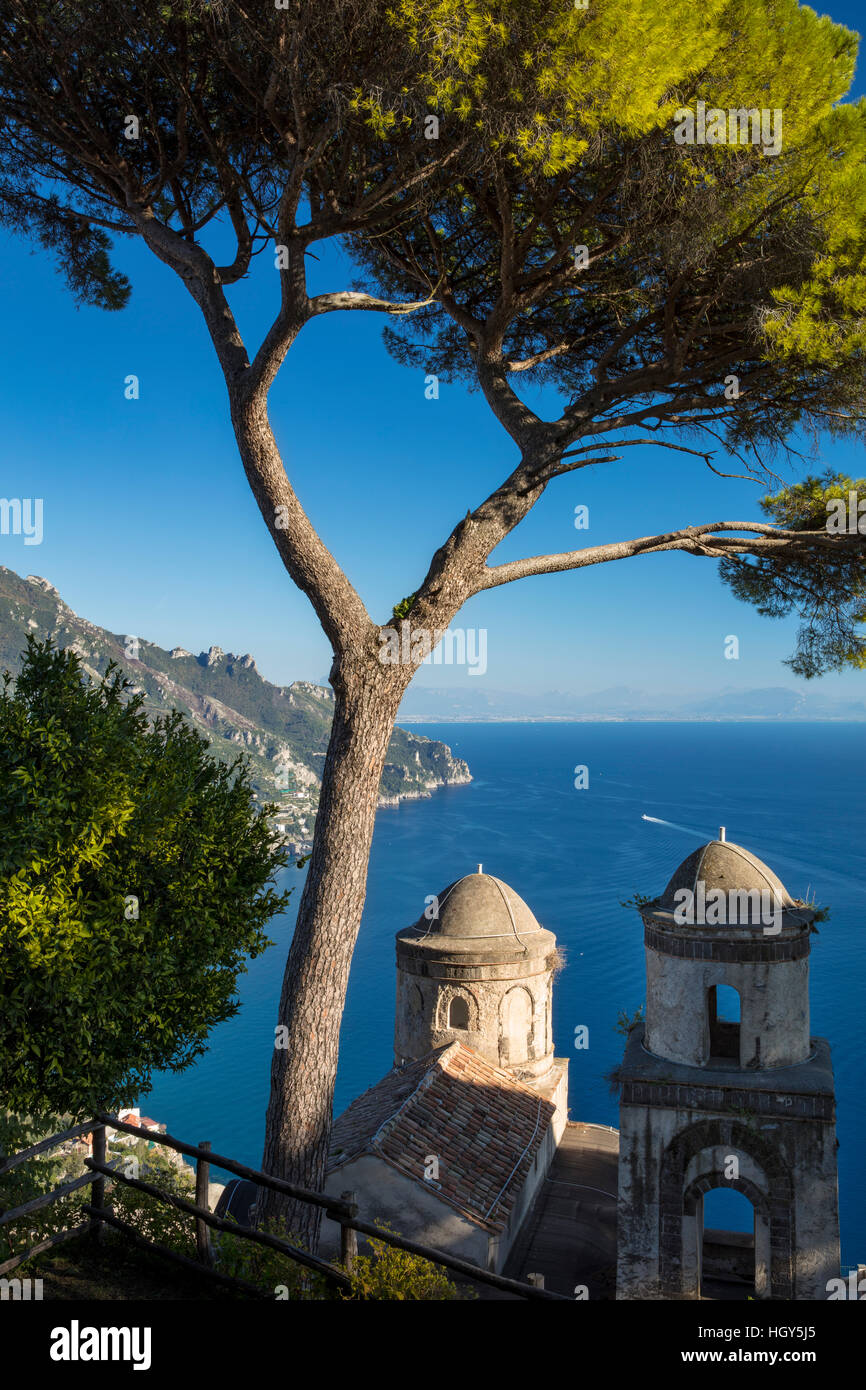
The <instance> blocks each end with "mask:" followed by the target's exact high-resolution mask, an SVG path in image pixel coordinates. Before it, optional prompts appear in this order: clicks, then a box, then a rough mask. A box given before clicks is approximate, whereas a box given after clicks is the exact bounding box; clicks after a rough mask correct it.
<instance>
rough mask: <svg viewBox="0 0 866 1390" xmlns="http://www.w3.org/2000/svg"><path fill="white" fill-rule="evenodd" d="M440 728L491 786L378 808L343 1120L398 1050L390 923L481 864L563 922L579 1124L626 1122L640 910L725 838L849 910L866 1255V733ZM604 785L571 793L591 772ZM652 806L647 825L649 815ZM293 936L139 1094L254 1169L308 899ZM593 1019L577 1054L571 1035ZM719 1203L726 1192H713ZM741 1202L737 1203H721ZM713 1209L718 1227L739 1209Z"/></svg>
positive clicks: (794, 727) (341, 1094) (850, 1159)
mask: <svg viewBox="0 0 866 1390" xmlns="http://www.w3.org/2000/svg"><path fill="white" fill-rule="evenodd" d="M412 727H413V728H415V729H416V730H417V732H419V733H423V734H425V735H427V736H428V737H431V738H438V739H442V740H444V741H445V742H446V743H448V744H449V745H450V747H451V748H452V749H453V751H454V752H455V753H456V754H457V755H458V756H459V757H462V758H465V759H466V760H467V762H468V763H469V766H470V769H471V771H472V774H473V777H474V781H473V782H472V783H471V784H470V785H468V786H465V787H454V788H446V789H444V790H442V791H438V792H436V793H434V794H433V796H432V797H431V798H430V799H429V800H423V801H410V802H405V803H403V804H402V805H401V806H399V807H394V808H385V809H382V810H381V811H380V812H379V815H378V819H377V822H376V833H375V838H374V843H373V852H372V858H371V865H370V877H369V884H368V894H367V905H366V909H365V913H364V919H363V923H362V926H361V933H360V937H359V940H358V946H357V949H356V952H355V957H354V961H353V965H352V974H351V980H350V984H349V995H348V1001H347V1007H346V1012H345V1016H344V1020H343V1030H342V1041H341V1048H340V1068H339V1075H338V1079H337V1094H336V1109H337V1112H339V1111H340V1110H342V1109H344V1108H345V1106H346V1105H347V1104H348V1103H349V1101H351V1100H352V1099H353V1098H354V1097H355V1096H357V1095H358V1094H359V1093H360V1092H361V1091H363V1090H364V1089H365V1088H366V1087H367V1086H370V1085H372V1084H373V1083H374V1082H376V1081H378V1080H379V1078H380V1077H381V1076H382V1075H383V1074H384V1073H385V1072H386V1071H387V1070H388V1068H389V1067H390V1065H391V1063H392V1044H393V1031H394V983H395V978H394V934H395V933H396V932H397V931H398V930H400V929H401V928H402V927H404V926H406V925H407V924H408V923H410V922H413V921H415V920H416V918H417V917H418V916H419V915H420V914H421V912H422V911H423V909H424V904H425V898H427V897H428V896H429V895H431V894H438V892H439V891H440V890H441V889H442V888H443V887H444V886H445V885H446V884H448V883H450V882H452V881H453V880H454V879H455V878H458V877H460V876H461V875H462V874H466V873H471V872H474V870H475V868H476V866H477V865H478V864H479V863H482V864H483V866H484V869H485V871H486V872H488V873H492V874H495V875H496V876H497V877H499V878H502V879H504V880H505V881H506V882H507V883H509V884H511V885H512V887H513V888H514V889H515V890H516V892H518V893H519V894H520V895H521V896H522V897H523V898H524V899H525V900H526V902H527V903H528V904H529V906H530V907H531V908H532V910H533V912H534V913H535V915H536V916H537V918H538V919H539V921H540V922H541V923H542V924H543V925H544V926H545V927H548V928H549V929H550V930H551V931H553V932H555V933H556V936H557V938H558V941H559V944H560V945H561V946H562V947H563V948H564V950H565V952H566V957H567V967H566V969H565V970H564V971H563V972H562V973H560V974H559V975H558V976H557V979H556V984H555V995H554V1031H555V1036H556V1050H557V1055H559V1056H563V1057H570V1059H571V1067H570V1073H571V1087H570V1110H571V1118H572V1119H582V1120H593V1121H596V1122H599V1123H602V1124H610V1125H614V1126H616V1125H617V1102H616V1099H615V1098H614V1097H613V1096H612V1095H611V1094H610V1091H609V1087H608V1083H607V1082H606V1081H605V1079H604V1074H605V1073H606V1072H607V1071H609V1069H610V1068H611V1067H613V1066H614V1065H616V1063H617V1062H619V1061H620V1059H621V1056H622V1048H623V1039H622V1037H621V1036H620V1035H619V1034H618V1033H617V1032H616V1031H615V1026H614V1025H615V1023H616V1019H617V1014H618V1013H619V1011H620V1010H626V1011H627V1012H628V1013H629V1014H630V1015H631V1014H633V1013H634V1011H635V1010H636V1009H637V1007H638V1005H640V1004H641V1003H642V1002H643V1001H644V999H645V997H646V991H645V982H644V955H643V939H642V929H641V923H640V920H639V918H638V917H637V914H636V913H635V912H634V911H632V910H630V909H627V908H624V907H623V906H622V905H621V904H622V900H623V899H627V898H630V897H632V895H633V894H634V893H635V892H639V893H647V894H649V893H656V892H658V891H660V890H661V889H662V888H663V887H664V885H665V884H666V882H667V880H668V878H669V877H670V875H671V873H672V872H673V870H674V869H675V868H676V866H677V865H678V864H679V863H680V861H681V860H682V859H684V858H685V856H686V855H687V854H689V853H690V852H691V850H693V849H695V848H696V847H697V846H698V845H699V844H700V843H702V842H703V841H706V840H707V839H711V838H714V837H715V835H716V834H717V832H718V828H719V826H720V825H724V826H725V827H726V829H727V835H728V839H730V840H733V841H735V842H737V843H739V844H742V845H745V846H746V847H747V848H748V849H750V850H752V851H754V853H756V854H757V855H759V856H760V857H761V858H762V859H764V860H766V862H767V863H768V864H769V865H770V867H771V868H772V869H774V870H775V871H776V872H777V873H778V875H779V877H780V878H781V879H782V881H783V882H784V883H785V885H786V887H787V888H788V889H789V891H790V892H791V893H792V894H793V895H794V896H795V897H804V896H806V895H807V894H808V895H809V896H810V897H814V898H815V899H817V901H818V902H819V903H820V904H822V905H827V906H829V907H830V909H831V916H830V920H829V921H828V922H826V923H823V924H822V925H821V927H820V934H819V935H818V936H815V937H813V938H812V943H813V944H812V957H811V1001H812V1033H813V1034H816V1035H818V1036H823V1037H826V1038H828V1039H829V1040H830V1043H831V1045H832V1048H833V1057H834V1064H835V1073H836V1092H837V1102H838V1135H839V1140H840V1148H839V1187H840V1201H841V1217H842V1260H843V1263H844V1264H854V1263H857V1262H858V1261H860V1262H862V1261H864V1260H866V1184H864V1181H863V1179H864V1166H866V1107H864V1104H863V1090H862V1076H863V1070H864V1060H863V1054H862V1049H863V1046H864V1013H863V1007H862V1004H863V999H864V995H866V797H864V788H866V725H863V724H856V723H821V724H805V723H779V722H763V721H761V722H755V723H744V724H713V723H707V724H701V723H662V722H658V723H569V724H516V723H508V724H437V725H423V726H421V725H418V726H414V725H413V726H412ZM578 766H585V767H586V768H587V769H588V781H589V785H588V786H587V787H586V788H585V789H582V790H577V789H576V788H575V785H574V784H575V769H576V768H577V767H578ZM644 815H646V816H651V817H654V818H655V819H654V820H643V819H642V816H644ZM285 877H286V880H287V883H288V884H289V885H290V886H294V885H296V889H295V894H294V896H293V898H292V901H291V903H290V911H289V912H288V913H287V914H286V915H285V917H284V918H281V919H279V920H278V921H276V922H274V923H273V924H272V926H271V931H270V935H271V936H272V937H273V938H274V940H275V945H274V946H273V947H272V948H271V949H270V950H269V951H268V952H266V953H265V955H264V956H262V957H260V958H259V959H258V960H256V961H253V962H251V964H250V967H249V972H248V973H247V974H246V975H245V976H243V977H242V979H241V983H240V991H239V997H240V1002H241V1008H240V1012H239V1013H238V1015H237V1017H235V1018H234V1019H231V1020H229V1021H228V1022H227V1023H225V1024H223V1025H222V1026H220V1027H219V1028H217V1029H216V1030H215V1031H214V1033H213V1035H212V1039H211V1046H210V1050H209V1052H208V1053H207V1055H206V1056H205V1057H203V1058H202V1059H201V1060H200V1061H199V1062H198V1063H197V1064H196V1065H195V1066H194V1067H192V1068H190V1069H189V1070H188V1071H186V1072H181V1073H178V1074H163V1075H161V1076H159V1077H158V1078H157V1080H156V1084H155V1086H154V1088H153V1091H152V1092H151V1094H150V1095H149V1096H148V1097H147V1098H146V1100H144V1101H143V1106H144V1108H146V1110H147V1112H148V1113H149V1114H151V1115H152V1116H154V1118H156V1119H158V1120H160V1121H163V1122H164V1123H165V1124H166V1125H167V1127H168V1131H169V1133H171V1134H175V1135H177V1136H178V1137H179V1138H182V1139H187V1140H190V1141H192V1142H198V1141H200V1140H210V1142H211V1144H212V1145H213V1148H214V1149H215V1150H216V1151H217V1152H218V1153H224V1154H229V1155H231V1156H233V1157H234V1158H237V1159H239V1160H241V1161H242V1162H247V1163H251V1164H254V1165H256V1166H257V1165H258V1163H259V1160H260V1158H261V1148H262V1137H263V1132H264V1117H265V1108H266V1105H267V1098H268V1084H269V1074H270V1060H271V1051H272V1046H273V1036H274V1025H275V1022H276V1011H277V1003H278V1000H279V994H280V984H281V979H282V973H283V965H284V962H285V957H286V951H287V948H288V942H289V940H290V936H291V931H292V924H293V920H294V910H296V908H297V902H298V898H299V896H300V887H301V885H302V882H303V875H302V873H301V872H299V871H298V870H296V869H293V868H292V869H288V870H286V871H285ZM579 1025H585V1026H586V1027H588V1029H589V1047H588V1048H587V1049H581V1050H576V1049H575V1047H574V1039H575V1029H576V1028H577V1027H578V1026H579ZM715 1196H716V1194H710V1196H709V1197H708V1202H709V1201H710V1200H711V1199H712V1198H713V1197H715ZM719 1196H721V1197H723V1198H724V1197H730V1198H733V1200H734V1202H737V1201H740V1202H742V1203H743V1204H744V1205H745V1199H744V1198H739V1197H738V1196H737V1194H733V1193H725V1194H719ZM720 1211H721V1208H718V1209H713V1211H712V1212H711V1211H709V1210H708V1221H707V1224H708V1225H709V1224H719V1225H721V1224H725V1225H728V1226H731V1227H736V1226H738V1225H740V1226H742V1225H743V1223H742V1221H741V1219H740V1218H739V1217H738V1216H737V1214H736V1213H735V1214H733V1215H731V1216H730V1217H729V1219H727V1220H724V1221H723V1220H721V1219H720V1215H719V1212H720Z"/></svg>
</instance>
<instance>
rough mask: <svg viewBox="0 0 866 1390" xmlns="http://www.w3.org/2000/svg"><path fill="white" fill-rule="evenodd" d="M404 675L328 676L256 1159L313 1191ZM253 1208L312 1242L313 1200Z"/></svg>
mask: <svg viewBox="0 0 866 1390" xmlns="http://www.w3.org/2000/svg"><path fill="white" fill-rule="evenodd" d="M407 674H408V673H407ZM405 684H406V681H405V680H403V681H400V680H399V679H395V674H394V668H393V667H391V668H384V667H379V668H378V670H376V671H371V670H370V669H369V668H368V669H366V670H363V671H361V672H360V673H356V674H355V675H354V676H353V677H346V678H345V679H343V678H338V679H337V680H335V707H334V722H333V727H332V729H331V738H330V742H329V744H328V752H327V756H326V759H325V767H324V772H323V776H322V791H321V797H320V800H319V809H318V814H317V816H316V825H315V832H314V837H313V851H312V855H311V858H310V865H309V870H308V873H307V881H306V883H305V885H304V890H303V894H302V896H301V902H300V907H299V909H298V919H297V925H296V927H295V934H294V937H293V939H292V945H291V949H290V951H289V957H288V961H287V964H286V973H285V977H284V980H283V990H282V996H281V998H280V1009H279V1021H278V1029H277V1033H276V1035H275V1044H276V1045H275V1048H274V1055H273V1061H272V1064H271V1094H270V1101H269V1103H268V1112H267V1122H266V1129H265V1145H264V1155H263V1158H262V1168H263V1170H264V1172H266V1173H272V1174H274V1175H275V1176H277V1177H281V1178H285V1179H286V1180H287V1181H289V1182H296V1183H299V1184H300V1185H302V1186H304V1187H310V1188H313V1189H318V1190H321V1188H322V1187H323V1185H324V1179H325V1165H326V1162H327V1155H328V1141H329V1137H330V1128H331V1109H332V1102H333V1095H334V1081H335V1078H336V1073H337V1054H338V1047H339V1039H340V1023H341V1020H342V1015H343V1006H344V1002H345V996H346V986H347V983H348V978H349V967H350V964H351V961H352V953H353V951H354V947H355V940H356V938H357V935H358V928H359V926H360V922H361V913H362V911H363V907H364V898H365V894H366V886H367V864H368V859H369V853H370V844H371V841H372V837H373V825H374V821H375V818H376V806H377V802H378V797H379V784H380V780H381V776H382V769H383V767H384V763H385V757H386V754H387V750H388V744H389V742H390V739H391V733H392V730H393V727H394V721H395V719H396V715H397V709H398V707H399V703H400V698H401V695H402V692H403V687H404V686H405ZM257 1215H258V1219H259V1220H260V1221H261V1220H262V1219H265V1220H276V1219H279V1220H280V1221H284V1222H285V1226H286V1229H287V1230H288V1231H290V1232H291V1233H293V1234H294V1235H295V1236H296V1237H297V1238H298V1239H300V1240H301V1241H303V1243H304V1244H305V1245H307V1246H309V1247H310V1248H311V1249H315V1246H316V1243H317V1239H318V1230H319V1221H320V1212H319V1209H318V1208H313V1207H310V1206H309V1205H308V1204H305V1203H291V1202H287V1201H286V1200H285V1199H283V1198H280V1197H279V1196H278V1194H276V1193H268V1194H265V1195H263V1197H262V1199H261V1200H260V1203H259V1207H258V1213H257Z"/></svg>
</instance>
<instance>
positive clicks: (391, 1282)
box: [348, 1231, 475, 1302]
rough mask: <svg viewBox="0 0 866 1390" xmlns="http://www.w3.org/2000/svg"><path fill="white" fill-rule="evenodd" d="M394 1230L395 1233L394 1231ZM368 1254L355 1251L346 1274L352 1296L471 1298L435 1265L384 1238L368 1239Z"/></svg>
mask: <svg viewBox="0 0 866 1390" xmlns="http://www.w3.org/2000/svg"><path fill="white" fill-rule="evenodd" d="M394 1234H395V1235H396V1234H398V1233H397V1232H396V1231H395V1232H394ZM370 1246H371V1249H372V1254H370V1255H359V1256H358V1257H357V1259H356V1260H355V1268H354V1270H353V1271H352V1274H351V1276H350V1278H351V1280H352V1292H351V1294H349V1295H348V1297H349V1298H352V1299H366V1300H376V1301H385V1302H453V1301H455V1300H457V1299H467V1298H474V1297H475V1295H474V1294H473V1293H468V1292H463V1291H461V1290H460V1289H458V1288H457V1286H456V1285H455V1284H452V1282H451V1280H450V1279H449V1278H448V1277H447V1275H446V1274H445V1272H444V1271H443V1270H442V1269H441V1267H440V1266H439V1265H435V1264H433V1263H432V1262H431V1261H430V1260H425V1259H424V1258H423V1257H422V1256H421V1255H410V1253H409V1252H408V1250H398V1249H397V1248H396V1247H395V1246H393V1245H387V1244H386V1243H385V1241H384V1240H374V1239H371V1240H370Z"/></svg>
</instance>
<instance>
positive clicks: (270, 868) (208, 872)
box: [0, 638, 288, 1117]
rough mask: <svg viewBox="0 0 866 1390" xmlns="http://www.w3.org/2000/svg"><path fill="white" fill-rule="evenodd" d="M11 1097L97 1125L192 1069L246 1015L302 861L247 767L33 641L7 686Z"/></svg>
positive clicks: (4, 828)
mask: <svg viewBox="0 0 866 1390" xmlns="http://www.w3.org/2000/svg"><path fill="white" fill-rule="evenodd" d="M0 785H2V787H3V796H2V798H0V996H2V998H3V1009H2V1010H0V1095H2V1096H3V1099H4V1102H5V1103H6V1104H7V1105H8V1106H9V1107H10V1109H13V1110H16V1111H18V1112H19V1113H29V1114H31V1115H45V1114H46V1113H48V1112H52V1111H54V1112H57V1111H68V1112H70V1113H71V1114H72V1115H73V1116H81V1117H86V1116H87V1115H90V1114H92V1113H93V1112H94V1111H95V1110H98V1109H113V1108H115V1107H116V1106H119V1105H123V1104H129V1103H131V1102H134V1101H135V1100H136V1099H137V1098H138V1096H139V1095H141V1094H142V1093H144V1092H146V1091H147V1090H148V1089H149V1088H150V1078H151V1075H152V1073H153V1072H154V1071H156V1070H159V1069H166V1068H169V1069H172V1070H181V1069H183V1068H184V1067H187V1066H189V1064H190V1063H191V1062H192V1061H193V1060H194V1059H195V1058H196V1057H199V1056H200V1055H201V1054H202V1052H203V1051H204V1050H205V1047H206V1043H207V1038H208V1035H209V1033H210V1031H211V1029H212V1028H213V1027H214V1026H215V1025H216V1024H217V1023H220V1022H222V1021H223V1020H224V1019H227V1018H230V1017H231V1016H232V1015H233V1014H235V1013H236V1012H237V1008H238V1004H237V997H236V996H237V980H238V976H239V975H240V974H241V973H242V972H243V971H244V970H245V969H246V960H247V958H248V957H255V956H257V955H259V954H260V953H261V952H262V951H263V950H264V949H265V947H266V946H267V945H269V944H270V943H269V942H268V939H267V937H266V936H265V933H264V928H265V926H266V924H267V922H268V921H269V919H270V918H271V917H273V916H274V914H275V913H277V912H279V911H281V910H282V909H283V908H284V907H285V904H286V900H287V897H288V894H285V893H277V892H276V891H275V890H274V888H273V887H272V886H271V884H272V881H273V877H274V874H275V873H276V871H277V870H278V869H279V868H281V867H282V866H283V865H284V864H285V863H286V861H287V858H288V855H287V851H286V850H285V849H284V848H283V847H280V846H278V845H277V844H276V843H275V842H274V838H273V830H272V828H271V822H270V815H269V808H267V807H264V808H257V807H256V805H255V801H254V798H253V793H252V790H251V787H250V784H249V778H248V772H247V767H246V764H245V763H244V762H243V760H242V759H238V760H237V761H236V762H235V763H233V764H231V765H230V766H228V767H227V766H225V765H224V764H222V763H220V762H219V761H217V760H216V759H215V758H214V757H213V755H212V753H211V751H210V745H209V744H208V742H207V740H206V739H204V738H203V737H202V736H201V735H200V734H198V733H196V732H195V731H194V730H192V729H190V728H189V727H188V726H187V725H186V724H185V723H184V721H183V719H182V717H181V715H179V714H177V713H172V714H169V715H167V716H166V717H165V718H162V719H158V720H156V721H155V723H154V724H152V725H150V724H148V721H147V718H146V716H145V714H144V712H143V710H142V697H141V696H140V695H133V696H131V697H130V692H129V689H128V682H126V681H124V680H122V679H121V678H120V676H119V674H118V673H117V670H116V669H115V668H112V667H109V669H108V671H107V672H106V674H105V675H104V676H103V677H102V678H101V679H100V680H98V681H94V682H93V683H92V684H90V683H88V681H87V679H86V675H85V673H84V670H83V667H82V665H81V661H80V660H79V658H78V656H76V655H75V653H73V652H71V651H55V650H54V649H53V648H52V646H51V643H50V642H41V643H40V642H36V641H34V640H33V639H32V638H31V639H30V640H29V643H28V648H27V651H26V653H25V655H24V661H23V666H22V669H21V672H20V675H19V677H18V681H17V685H16V686H14V687H13V686H12V683H11V678H10V677H9V676H8V673H7V676H6V677H5V679H4V683H3V685H2V687H0Z"/></svg>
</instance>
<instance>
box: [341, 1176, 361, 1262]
mask: <svg viewBox="0 0 866 1390" xmlns="http://www.w3.org/2000/svg"><path fill="white" fill-rule="evenodd" d="M355 1196H356V1194H355V1193H354V1192H341V1193H340V1197H341V1198H342V1200H343V1201H344V1202H347V1203H348V1205H349V1208H350V1211H351V1214H352V1216H357V1215H358V1204H357V1202H356V1201H355ZM357 1256H358V1232H357V1231H356V1230H354V1229H353V1227H351V1226H346V1225H345V1224H344V1223H343V1222H342V1221H341V1222H340V1264H341V1265H342V1266H343V1268H344V1269H345V1271H346V1273H347V1274H351V1273H352V1271H353V1270H354V1268H355V1260H356V1259H357Z"/></svg>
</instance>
